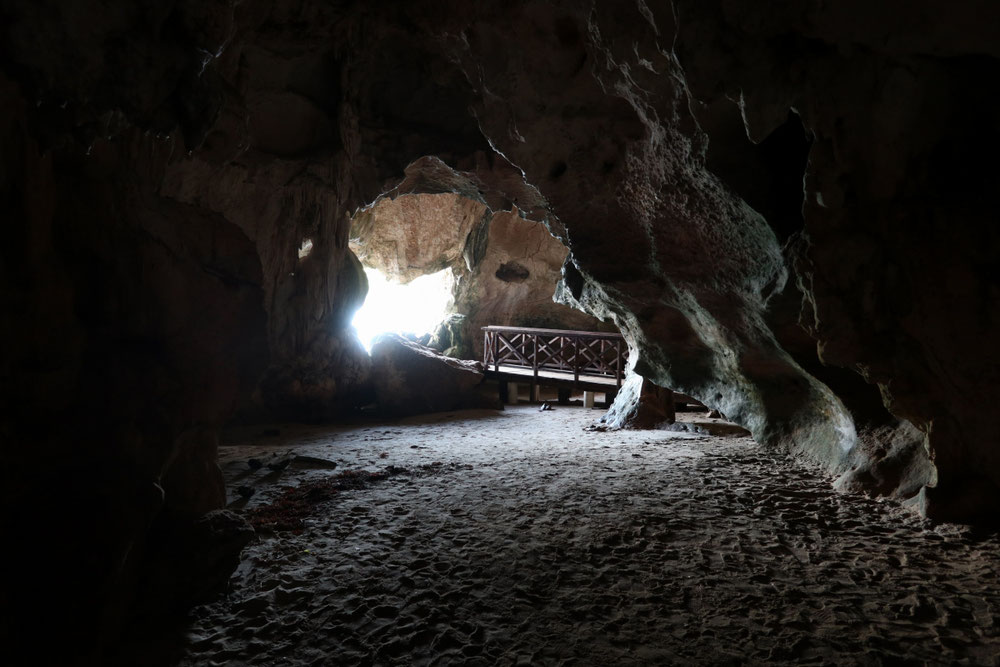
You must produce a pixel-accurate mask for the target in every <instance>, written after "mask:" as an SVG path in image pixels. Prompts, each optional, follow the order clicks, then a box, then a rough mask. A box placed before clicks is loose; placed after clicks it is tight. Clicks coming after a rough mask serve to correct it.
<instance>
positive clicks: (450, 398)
mask: <svg viewBox="0 0 1000 667" xmlns="http://www.w3.org/2000/svg"><path fill="white" fill-rule="evenodd" d="M483 377H484V376H483V365H482V364H481V363H479V362H478V361H462V360H459V359H451V358H449V357H445V356H442V355H440V354H438V353H437V352H435V351H434V350H432V349H431V348H429V347H424V346H423V345H420V344H418V343H414V342H413V341H409V340H407V339H405V338H403V337H402V336H399V335H396V334H383V335H381V336H379V337H378V338H376V339H375V342H374V344H373V345H372V378H373V382H374V385H375V400H376V403H377V404H378V407H379V410H380V411H381V412H383V413H384V414H387V415H415V414H421V413H428V412H442V411H445V410H457V409H462V408H481V407H489V408H496V407H499V404H498V399H497V398H496V397H492V398H490V397H488V394H487V393H486V391H485V388H484V387H482V383H483Z"/></svg>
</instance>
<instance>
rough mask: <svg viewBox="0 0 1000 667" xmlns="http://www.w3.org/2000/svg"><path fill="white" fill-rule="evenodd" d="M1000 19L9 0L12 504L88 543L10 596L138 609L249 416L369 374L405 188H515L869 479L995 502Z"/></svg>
mask: <svg viewBox="0 0 1000 667" xmlns="http://www.w3.org/2000/svg"><path fill="white" fill-rule="evenodd" d="M998 14H1000V6H997V5H996V3H993V2H991V1H989V0H962V1H960V2H953V3H947V4H942V3H939V2H932V1H931V0H918V1H916V2H914V1H908V2H902V0H898V1H897V0H893V1H890V0H886V1H883V2H871V1H870V0H867V1H865V2H862V1H860V0H851V1H847V2H838V3H826V2H820V1H818V0H817V1H812V2H800V1H798V0H795V1H793V0H782V1H781V2H774V3H769V5H768V8H767V11H762V10H761V8H760V3H757V2H752V1H750V0H726V1H721V0H720V1H719V2H704V1H702V0H673V1H672V2H648V1H646V0H634V1H632V2H623V1H612V0H606V1H602V0H589V1H587V2H578V1H572V2H570V1H565V2H560V1H557V0H553V1H551V2H541V1H532V2H502V3H501V2H479V3H468V2H449V1H448V0H442V1H440V2H436V3H432V4H425V3H396V2H386V3H363V2H347V1H344V2H329V1H320V0H300V1H297V2H284V1H282V0H244V1H243V2H239V3H237V2H234V1H232V0H214V1H209V2H194V1H188V0H179V1H175V2H165V3H164V2H150V1H142V2H99V1H98V0H82V1H80V2H75V3H63V2H55V1H54V0H49V1H39V0H31V1H29V0H3V2H0V25H2V26H3V32H4V39H3V41H2V46H0V65H2V67H0V92H2V96H0V99H2V104H0V120H2V122H0V142H2V146H3V153H2V160H0V192H2V198H3V210H4V213H3V216H2V219H3V231H4V242H3V243H2V244H0V270H2V272H3V276H4V278H3V284H2V287H0V295H2V304H3V309H4V314H5V316H4V317H3V318H2V320H0V347H2V349H3V350H4V353H3V355H2V361H0V387H2V389H0V391H2V392H3V394H2V399H3V400H2V408H0V410H2V419H0V436H2V438H3V442H4V446H5V456H6V457H7V459H6V465H5V466H4V477H3V490H2V493H3V506H4V508H5V511H4V516H3V529H4V534H5V535H20V536H22V539H23V540H24V541H26V542H29V543H33V544H35V545H36V551H37V552H39V553H41V554H46V556H45V557H44V558H41V559H39V558H38V557H36V554H35V553H34V552H31V553H27V554H22V555H16V554H15V555H12V556H11V558H12V559H13V562H12V563H11V565H10V567H8V571H33V570H34V569H36V568H37V567H38V566H39V563H41V562H44V561H45V560H46V559H48V560H55V561H56V563H55V564H54V567H53V569H52V571H56V572H59V573H60V574H59V575H58V576H54V577H49V578H46V579H45V580H44V582H42V583H40V584H39V582H38V581H34V580H33V579H32V578H31V577H22V578H21V582H22V583H18V584H17V585H15V586H14V587H13V588H12V592H11V595H10V599H11V600H17V601H19V602H17V603H16V604H18V605H21V604H22V603H23V604H24V605H27V606H23V607H22V606H19V607H18V609H28V608H30V605H28V603H27V602H25V601H26V600H28V599H29V598H30V599H35V598H38V597H42V598H44V597H45V596H46V595H48V596H49V597H48V598H47V599H55V600H59V601H61V604H59V605H55V608H46V609H44V613H47V614H50V615H51V616H52V618H51V622H52V623H54V624H61V625H64V626H66V627H72V628H75V630H74V631H73V632H72V633H71V634H70V635H69V636H68V640H67V641H68V643H69V644H73V643H74V642H77V643H79V644H80V645H90V644H93V643H94V641H93V640H94V638H95V637H97V638H106V637H108V636H110V635H113V634H114V632H115V631H116V630H115V629H116V628H119V627H120V625H121V622H122V619H123V618H124V616H125V614H126V612H125V610H126V609H127V608H128V603H129V600H131V599H132V598H133V597H134V596H135V591H136V590H137V588H136V587H137V584H136V582H137V581H141V580H142V572H143V570H144V567H146V564H148V562H149V561H150V559H151V558H155V556H156V547H155V546H153V545H156V544H158V542H156V540H155V539H153V538H151V537H150V535H155V534H157V531H159V533H160V534H162V533H163V531H164V530H167V528H166V527H169V529H170V530H180V528H178V526H185V525H190V523H191V522H192V521H193V519H194V517H197V516H200V515H201V514H203V513H204V512H205V511H207V510H211V509H213V508H216V507H218V506H219V493H218V492H219V488H220V487H219V484H220V481H219V479H218V475H217V470H216V469H215V467H214V463H213V459H214V448H215V443H216V439H217V435H216V429H217V428H218V427H219V425H221V424H222V423H224V422H225V421H226V420H227V419H229V418H231V416H232V415H233V414H234V413H235V412H236V411H238V410H241V409H246V407H247V406H248V405H251V404H252V399H253V400H254V401H256V403H255V404H257V405H266V406H268V408H269V409H270V410H272V411H273V412H274V413H276V414H279V415H281V416H286V417H297V418H303V417H308V418H313V419H316V418H321V419H328V418H335V417H336V416H337V415H338V414H339V413H341V412H342V411H344V410H348V409H350V408H351V407H352V406H355V405H358V404H360V403H363V402H365V401H367V400H369V399H370V396H369V395H368V394H369V392H370V387H368V385H367V378H368V375H369V372H370V368H369V366H370V361H369V359H368V357H367V356H366V355H365V353H364V351H363V349H362V348H361V347H360V345H359V344H358V342H357V341H356V340H355V339H354V337H353V336H352V335H351V334H350V331H349V329H348V327H347V324H348V321H349V317H350V314H351V313H352V312H353V310H354V309H355V308H356V307H357V305H358V304H359V303H360V302H361V301H362V300H363V298H364V292H365V287H364V279H363V274H362V272H361V270H360V264H359V262H358V260H357V259H356V257H355V256H354V255H353V253H352V252H351V251H350V249H349V237H350V229H351V217H352V215H353V214H354V212H355V211H356V210H358V209H359V208H360V207H362V206H364V205H366V204H369V203H371V202H373V201H375V200H376V198H377V197H379V196H380V195H382V194H384V193H390V194H391V195H392V196H398V195H402V194H412V193H457V194H460V195H462V196H463V197H466V198H469V199H473V200H476V201H477V202H480V203H481V204H482V205H484V206H486V207H488V208H489V209H490V210H491V211H503V210H512V208H513V207H515V206H516V207H517V209H518V210H519V211H521V212H522V213H523V214H524V215H525V217H527V218H528V219H530V220H534V221H537V222H540V223H543V224H545V225H546V226H547V228H548V229H549V230H550V231H551V233H552V234H554V235H555V236H556V237H558V238H559V239H560V240H561V241H562V242H563V243H564V244H565V245H566V247H568V248H569V251H570V254H569V257H568V259H567V261H566V263H565V265H564V268H563V283H562V285H561V287H560V298H561V299H562V300H563V301H564V302H565V303H569V304H573V305H576V306H578V307H580V308H582V309H584V310H586V311H588V312H590V313H592V314H594V315H596V316H598V317H601V318H604V319H607V320H609V321H613V322H614V323H615V324H616V325H617V326H618V327H620V328H621V330H622V331H623V332H624V333H625V334H626V336H627V337H628V339H629V341H630V344H631V346H632V347H633V349H634V351H635V352H636V354H637V356H638V358H639V360H640V361H639V365H638V369H639V370H640V371H641V372H642V373H643V374H645V375H647V376H648V377H649V378H651V379H653V380H655V381H656V382H658V383H661V384H664V385H668V386H672V387H675V388H677V389H679V390H682V391H684V392H686V393H688V394H691V395H693V396H696V397H698V398H699V399H701V400H702V401H704V402H705V403H706V404H707V405H710V406H712V407H716V408H719V409H721V410H722V411H723V412H724V413H725V414H726V415H728V416H729V417H730V418H732V419H735V420H736V421H738V422H740V423H741V424H743V425H745V426H747V427H748V428H750V429H751V431H752V432H753V434H754V436H755V438H756V439H757V440H758V441H760V442H763V443H767V444H770V445H774V446H781V447H785V448H787V449H788V450H789V451H791V452H793V453H796V454H798V455H800V456H803V457H805V458H806V459H808V460H811V461H813V462H816V463H818V464H820V465H822V466H824V467H825V468H826V469H827V470H828V471H830V472H831V473H833V474H836V475H840V479H839V481H838V484H840V485H841V486H843V487H844V488H847V489H853V490H862V491H871V492H877V493H883V494H890V495H897V496H899V497H902V498H905V499H908V500H909V502H911V503H912V504H913V505H914V506H915V507H916V508H917V509H919V510H920V511H923V512H925V513H926V514H928V515H929V516H931V517H933V518H936V519H963V520H986V519H990V518H992V517H995V516H997V514H996V509H997V498H998V493H997V491H998V484H1000V450H998V449H997V447H996V446H995V432H996V429H995V425H994V424H993V419H992V417H993V414H992V407H993V402H994V400H995V398H996V388H997V380H998V377H1000V363H998V362H1000V356H998V355H1000V353H998V351H997V346H996V345H995V342H996V340H997V333H998V323H997V317H998V313H1000V308H998V305H1000V304H998V301H1000V287H998V283H997V278H996V276H997V275H1000V271H998V270H997V268H998V266H1000V244H998V239H997V234H998V227H997V225H996V213H995V211H994V206H993V203H992V196H991V195H992V193H993V192H994V190H995V189H996V186H997V185H1000V178H998V173H1000V172H998V167H997V163H996V160H995V156H996V155H997V154H998V150H997V149H998V148H1000V102H998V99H997V95H996V92H995V89H996V85H995V84H996V82H997V81H998V79H1000V60H998V56H1000V53H998V51H1000V40H998V39H997V37H998V35H997V26H1000V15H998ZM427 156H431V157H427ZM305 238H309V239H312V241H313V244H314V245H313V250H312V252H311V253H310V254H309V256H308V257H305V258H303V259H300V258H299V257H298V252H297V250H298V248H299V247H300V245H301V243H302V241H303V239H305ZM42 461H45V466H42V465H41V462H42ZM81 545H87V546H86V549H84V550H81V548H80V547H81ZM67 551H68V552H71V553H73V554H75V555H76V557H75V558H72V559H67V558H62V557H59V556H58V555H57V554H65V553H67ZM56 565H57V566H58V567H55V566H56ZM38 586H41V588H42V589H44V590H39V588H38ZM8 604H15V603H8ZM94 609H101V610H102V613H100V614H94V613H93V610H94ZM8 611H9V609H6V610H5V614H4V616H5V617H10V616H11V615H10V614H9V613H6V612H8ZM38 613H42V611H38ZM19 617H21V618H28V619H30V618H32V616H31V613H27V612H24V613H21V614H19ZM18 627H19V626H18V625H17V624H16V623H13V624H11V625H9V628H12V629H5V633H6V634H5V636H14V633H16V632H18Z"/></svg>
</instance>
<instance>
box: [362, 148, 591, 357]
mask: <svg viewBox="0 0 1000 667" xmlns="http://www.w3.org/2000/svg"><path fill="white" fill-rule="evenodd" d="M420 164H421V162H418V163H416V164H415V165H413V166H412V168H411V173H412V172H413V171H414V170H416V169H418V168H420ZM455 177H456V178H461V177H462V175H460V174H455ZM483 187H489V186H488V185H484V186H483ZM458 193H461V194H458ZM458 193H444V194H407V195H401V196H399V197H397V198H395V199H390V198H385V199H382V200H380V201H379V202H378V203H377V204H375V205H374V206H372V207H371V208H368V209H366V210H363V211H360V212H358V214H357V215H356V216H355V217H354V224H353V227H352V232H351V235H352V240H351V248H352V249H353V250H354V251H355V252H356V253H357V255H358V257H359V258H360V259H361V261H363V262H364V263H365V265H367V266H371V267H373V268H376V269H378V270H379V271H381V272H382V273H384V274H385V275H386V276H388V277H390V278H392V279H394V280H398V281H400V282H408V281H410V280H412V279H413V278H416V277H418V276H421V275H426V274H428V273H433V272H436V271H440V270H444V269H450V270H451V272H452V276H453V277H454V280H455V282H454V290H453V297H454V312H455V313H456V314H458V315H460V316H461V319H458V320H456V321H457V322H459V326H458V327H457V328H458V331H451V332H450V333H449V335H448V336H447V338H448V347H450V348H451V349H452V353H453V354H455V355H457V356H459V357H462V358H471V359H481V358H482V352H483V350H482V344H483V340H482V338H483V335H482V328H483V327H484V326H488V325H501V326H528V327H531V326H533V327H550V328H555V329H584V330H588V331H592V330H600V329H607V328H608V325H606V324H604V323H602V322H600V321H598V320H596V319H595V318H593V317H591V316H589V315H587V314H585V313H582V312H580V311H579V310H576V309H573V308H570V307H569V306H566V305H563V304H560V303H556V302H554V301H553V298H552V297H553V293H554V292H555V289H556V285H557V283H558V282H559V280H560V277H561V276H560V272H561V268H562V264H563V262H564V261H565V259H566V255H567V253H568V250H567V249H566V246H564V245H563V244H562V243H560V242H559V240H558V239H556V238H554V237H553V236H552V234H550V233H549V231H548V229H547V228H546V227H545V225H544V224H542V223H541V222H536V221H532V220H526V219H525V218H523V217H521V216H520V215H518V211H517V210H516V209H515V210H514V211H497V212H494V211H493V210H492V209H491V208H490V207H489V206H488V205H487V204H486V201H485V199H484V197H483V195H482V194H481V193H480V191H479V190H478V189H474V190H473V189H470V190H469V191H468V192H466V191H464V190H463V189H462V188H458Z"/></svg>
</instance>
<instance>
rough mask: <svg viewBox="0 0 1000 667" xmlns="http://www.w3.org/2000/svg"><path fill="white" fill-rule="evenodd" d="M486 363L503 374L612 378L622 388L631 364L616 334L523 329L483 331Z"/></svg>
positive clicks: (501, 328)
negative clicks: (521, 372)
mask: <svg viewBox="0 0 1000 667" xmlns="http://www.w3.org/2000/svg"><path fill="white" fill-rule="evenodd" d="M483 331H484V332H485V341H484V344H483V363H484V364H486V367H487V368H492V369H493V370H495V371H498V372H499V371H500V370H501V367H502V366H507V367H510V366H513V367H516V368H530V369H532V371H534V373H533V374H534V377H535V378H537V377H538V373H539V371H549V372H556V373H566V374H572V375H573V380H574V381H576V382H579V381H580V376H581V375H582V376H585V377H586V376H590V377H594V376H597V377H606V378H608V377H610V378H614V379H615V380H616V386H619V387H620V386H621V383H622V378H624V377H625V366H626V362H627V361H628V348H627V346H626V345H625V339H624V338H622V335H621V334H617V333H600V332H595V331H563V330H562V329H526V328H523V327H498V326H489V327H483Z"/></svg>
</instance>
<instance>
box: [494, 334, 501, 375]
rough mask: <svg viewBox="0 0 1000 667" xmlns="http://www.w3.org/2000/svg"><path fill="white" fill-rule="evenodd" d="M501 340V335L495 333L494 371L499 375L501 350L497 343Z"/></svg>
mask: <svg viewBox="0 0 1000 667" xmlns="http://www.w3.org/2000/svg"><path fill="white" fill-rule="evenodd" d="M499 340H500V333H499V332H496V331H494V332H493V370H495V371H496V372H497V373H499V372H500V350H499V343H498V342H497V341H499Z"/></svg>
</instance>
